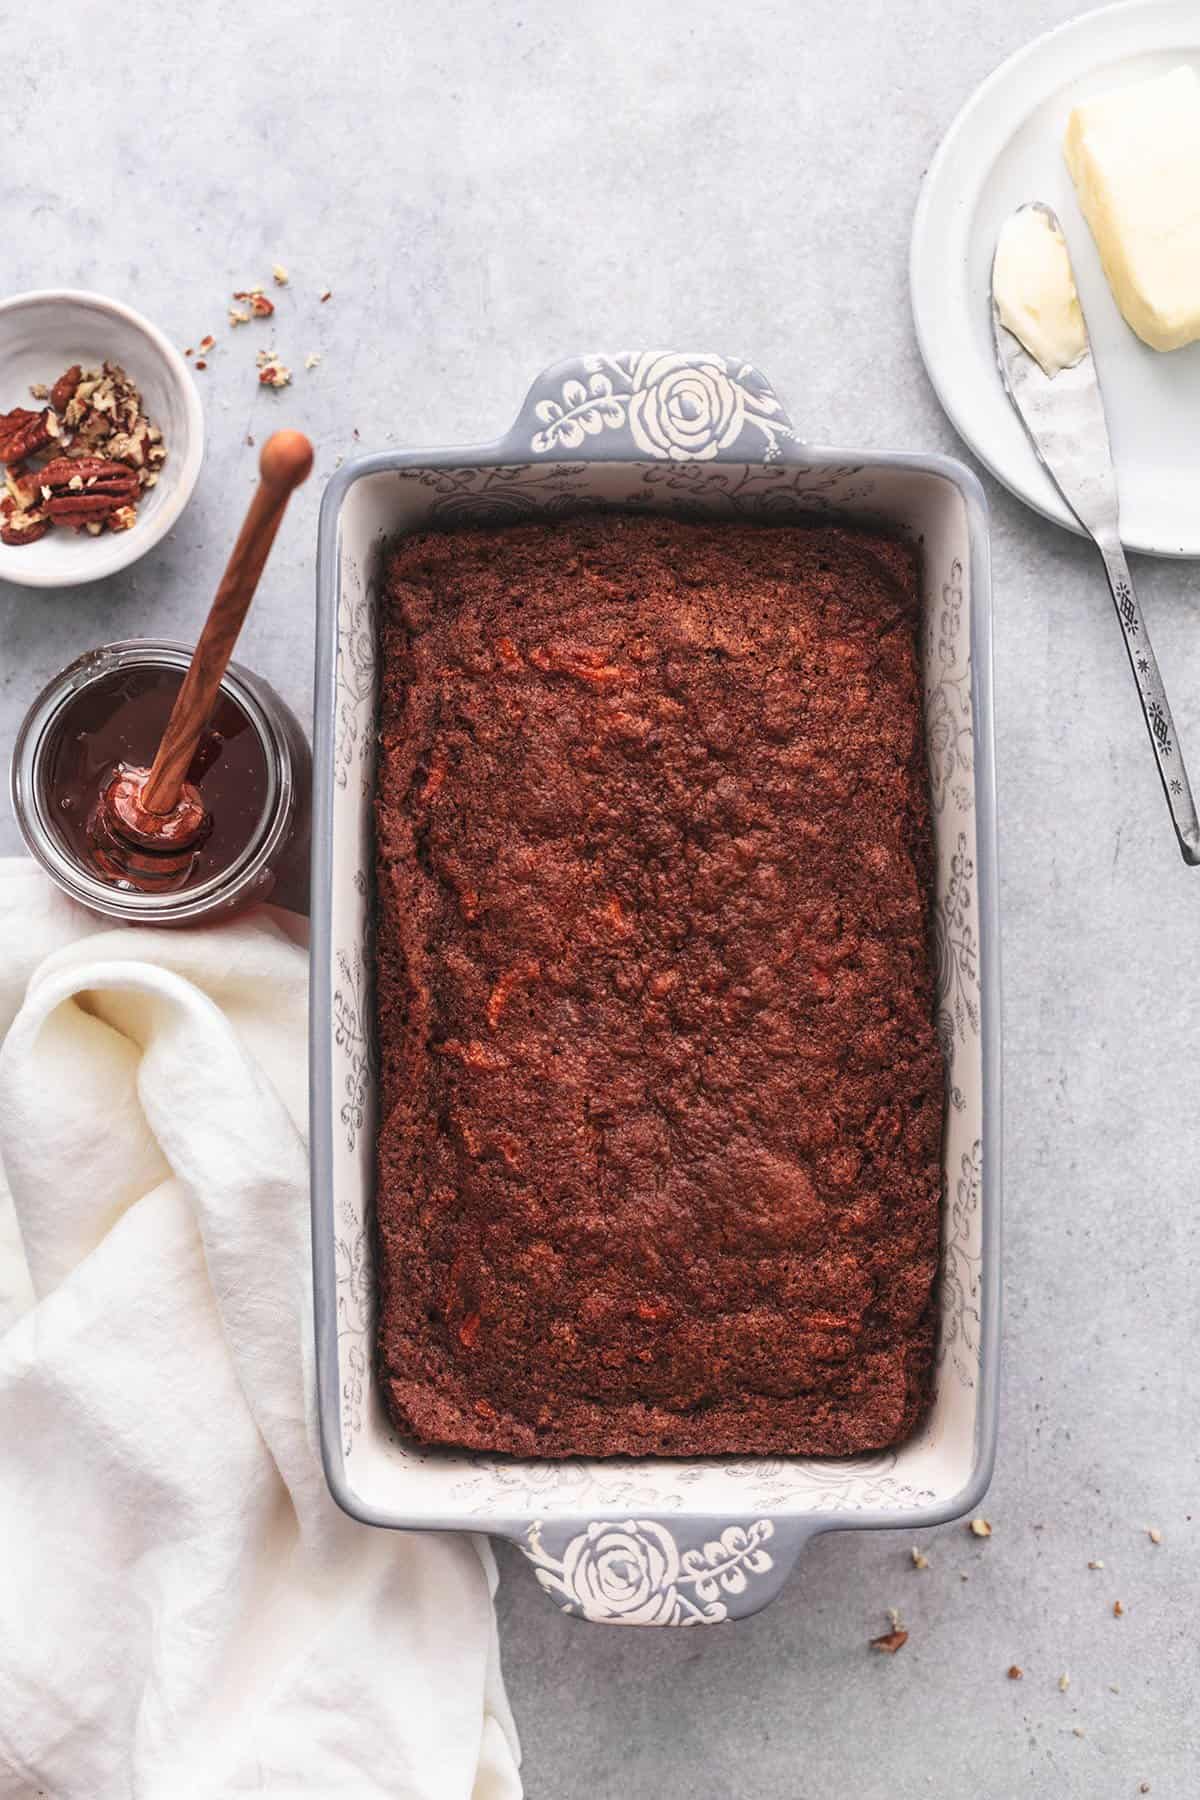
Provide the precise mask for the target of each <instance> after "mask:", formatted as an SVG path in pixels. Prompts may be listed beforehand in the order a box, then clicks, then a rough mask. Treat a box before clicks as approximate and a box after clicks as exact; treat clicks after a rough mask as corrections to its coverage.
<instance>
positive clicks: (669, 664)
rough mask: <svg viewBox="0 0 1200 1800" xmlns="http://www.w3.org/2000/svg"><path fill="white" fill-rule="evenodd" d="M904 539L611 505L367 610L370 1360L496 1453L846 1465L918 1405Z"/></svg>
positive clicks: (915, 713) (916, 1027) (393, 585)
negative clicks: (377, 627) (373, 1274)
mask: <svg viewBox="0 0 1200 1800" xmlns="http://www.w3.org/2000/svg"><path fill="white" fill-rule="evenodd" d="M917 612H918V601H917V588H916V575H915V568H914V561H913V555H912V552H911V551H909V550H908V549H906V548H905V547H903V546H901V545H900V544H898V543H895V542H892V541H890V540H888V539H884V538H878V537H869V536H865V535H861V534H857V533H854V532H850V531H847V530H843V529H839V528H833V527H814V528H812V529H804V528H796V527H785V528H776V527H762V526H752V525H742V524H725V523H722V524H719V525H716V524H683V523H679V522H676V521H670V520H663V519H658V518H645V517H640V518H634V517H627V516H616V517H614V516H608V517H592V518H582V519H574V520H570V521H567V522H564V523H561V524H558V525H554V526H543V525H522V526H518V527H514V528H508V529H504V530H501V531H493V532H487V533H485V532H467V531H463V532H457V533H454V534H429V535H422V536H414V537H411V538H408V539H406V540H405V541H404V542H403V543H402V544H401V545H400V547H399V548H398V550H397V551H396V552H395V553H394V555H393V556H392V558H391V562H390V566H389V571H388V577H387V582H386V592H385V598H384V607H383V620H382V633H383V646H382V648H383V698H382V720H381V729H382V749H381V760H380V777H379V788H378V799H377V809H376V817H377V875H378V907H379V919H378V924H379V933H378V937H379V963H378V999H377V1005H378V1025H379V1043H380V1050H381V1059H382V1071H381V1073H382V1110H381V1120H382V1123H381V1127H380V1133H379V1149H378V1157H379V1183H378V1201H377V1232H378V1243H379V1266H380V1318H379V1332H378V1358H379V1367H380V1373H381V1379H382V1386H383V1391H384V1395H385V1398H386V1402H387V1405H388V1409H389V1411H390V1413H391V1416H392V1418H393V1420H394V1422H395V1424H396V1425H397V1426H398V1427H399V1428H400V1429H401V1430H402V1431H404V1432H406V1433H408V1434H411V1435H413V1436H415V1437H417V1438H419V1439H423V1440H427V1441H430V1442H440V1443H453V1444H459V1445H465V1446H469V1447H473V1448H479V1449H485V1450H501V1451H512V1452H516V1453H519V1454H521V1455H536V1456H551V1457H557V1456H567V1455H571V1454H575V1453H582V1454H588V1455H592V1456H605V1455H613V1454H617V1453H621V1452H630V1453H646V1452H657V1453H660V1454H675V1455H707V1454H714V1453H718V1452H741V1453H745V1452H773V1453H780V1452H809V1453H821V1452H828V1453H835V1454H844V1453H847V1452H851V1451H862V1450H869V1449H877V1448H880V1447H882V1446H884V1445H887V1444H891V1443H893V1442H895V1441H897V1440H898V1439H899V1438H901V1437H903V1436H905V1435H906V1434H907V1433H908V1432H909V1431H910V1429H911V1428H912V1426H913V1424H914V1422H915V1420H916V1418H917V1416H918V1414H919V1412H920V1410H921V1407H922V1405H923V1403H924V1399H925V1396H926V1391H927V1386H928V1378H929V1366H930V1359H931V1350H932V1334H933V1318H932V1307H931V1302H930V1296H931V1287H932V1282H933V1277H934V1273H935V1269H936V1263H937V1239H938V1200H939V1191H940V1143H941V1127H942V1091H943V1070H942V1064H941V1057H940V1053H939V1050H938V1046H937V1041H936V1037H935V1032H934V1027H933V986H932V977H931V970H930V960H929V949H928V929H927V928H928V911H929V902H928V895H929V891H930V882H931V873H932V840H931V832H930V823H929V812H928V802H927V797H926V778H925V773H924V746H923V742H922V725H921V712H920V703H919V685H918V672H917V660H916V651H915V628H916V620H917Z"/></svg>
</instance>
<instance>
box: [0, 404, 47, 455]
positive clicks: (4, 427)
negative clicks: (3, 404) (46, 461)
mask: <svg viewBox="0 0 1200 1800" xmlns="http://www.w3.org/2000/svg"><path fill="white" fill-rule="evenodd" d="M51 418H53V414H52V413H51V411H50V409H49V407H45V408H43V410H42V411H41V412H30V411H29V408H28V407H25V406H14V407H13V409H12V411H11V412H7V413H0V462H4V463H10V462H21V461H22V460H23V458H25V457H26V456H36V454H37V452H38V451H39V450H44V449H45V448H46V445H47V444H48V443H50V442H51V440H52V439H54V438H56V437H57V436H58V429H57V428H58V420H57V419H55V420H54V425H53V427H52V426H51V424H50V420H51Z"/></svg>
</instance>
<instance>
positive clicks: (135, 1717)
mask: <svg viewBox="0 0 1200 1800" xmlns="http://www.w3.org/2000/svg"><path fill="white" fill-rule="evenodd" d="M284 917H285V915H282V914H278V915H272V914H269V913H267V912H259V913H257V914H254V915H251V916H250V917H248V918H246V919H245V920H242V921H239V922H236V923H233V924H229V925H224V926H221V927H217V928H210V929H207V930H193V931H179V932H175V931H154V930H143V929H140V928H138V929H131V928H123V927H113V928H106V927H105V926H104V924H103V922H102V921H100V920H97V919H95V918H93V917H92V916H91V915H90V914H87V913H84V912H83V911H81V910H80V909H78V908H76V907H74V906H72V905H71V904H70V903H69V902H68V901H66V900H65V899H63V898H61V897H60V896H59V895H58V893H57V892H56V890H54V889H53V888H52V887H50V885H49V884H48V883H47V882H46V881H45V880H44V879H43V878H42V877H41V875H40V874H39V873H38V872H37V871H35V870H34V868H33V866H32V865H31V864H28V863H25V862H22V861H9V862H0V1031H6V1033H7V1035H6V1038H5V1042H4V1047H3V1051H2V1052H0V1157H2V1160H3V1171H2V1176H0V1794H2V1795H3V1796H5V1800H8V1797H9V1796H17V1795H21V1796H24V1795H32V1794H35V1793H38V1792H40V1791H42V1790H44V1791H45V1792H46V1794H47V1795H49V1796H53V1800H127V1797H128V1796H132V1795H136V1796H137V1797H138V1800H192V1797H193V1796H195V1797H196V1800H200V1797H205V1800H207V1797H209V1796H212V1797H214V1800H215V1797H217V1796H220V1797H222V1800H224V1796H228V1795H233V1794H240V1793H249V1792H253V1793H256V1794H257V1793H260V1792H265V1793H268V1794H278V1795H289V1796H290V1795H304V1796H306V1797H307V1796H312V1795H320V1796H321V1797H322V1800H341V1797H343V1796H344V1797H353V1800H359V1797H360V1796H361V1797H362V1800H370V1797H373V1796H377V1795H378V1796H383V1795H387V1796H388V1797H389V1800H394V1797H400V1800H410V1797H411V1800H460V1797H461V1800H513V1797H514V1796H519V1794H520V1792H521V1787H520V1781H519V1778H518V1775H517V1759H518V1752H517V1745H516V1737H515V1734H514V1731H513V1727H512V1722H511V1718H510V1715H509V1712H508V1707H507V1703H506V1701H505V1697H504V1690H503V1687H502V1685H501V1679H500V1667H499V1656H498V1650H497V1643H496V1626H495V1618H494V1614H493V1611H492V1603H491V1596H492V1594H493V1593H494V1591H495V1579H496V1576H495V1565H494V1562H493V1560H492V1556H491V1552H490V1550H489V1548H488V1546H487V1542H486V1540H485V1539H482V1538H480V1539H474V1538H471V1537H464V1536H454V1535H452V1534H444V1535H443V1534H421V1533H418V1534H412V1535H409V1534H402V1533H396V1532H386V1531H376V1530H372V1529H371V1528H369V1527H366V1526H361V1525H357V1524H355V1523H353V1522H352V1521H351V1520H350V1519H348V1518H346V1517H345V1516H344V1515H343V1514H342V1513H341V1512H340V1511H339V1510H338V1508H337V1507H336V1506H335V1504H334V1502H333V1500H332V1499H331V1498H330V1496H329V1493H328V1490H327V1488H326V1486H325V1480H324V1476H323V1474H322V1472H321V1464H320V1454H319V1450H318V1446H317V1437H316V1421H315V1414H314V1400H313V1368H312V1330H311V1281H310V1267H309V1229H308V1192H307V1185H308V1174H307V1156H306V1149H305V1136H304V1134H305V1124H306V1110H307V1093H306V1051H305V1035H306V1011H307V988H306V959H305V955H304V952H303V950H302V949H301V948H300V947H299V946H298V945H297V944H296V943H294V942H292V941H291V940H290V939H289V937H288V935H287V933H286V931H285V929H284V926H283V923H282V921H283V919H284ZM22 1247H23V1253H22ZM5 1772H7V1782H6V1781H5V1779H4V1778H5Z"/></svg>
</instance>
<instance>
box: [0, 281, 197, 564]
mask: <svg viewBox="0 0 1200 1800" xmlns="http://www.w3.org/2000/svg"><path fill="white" fill-rule="evenodd" d="M103 362H113V363H119V364H120V365H121V367H122V368H123V369H124V370H125V372H126V374H127V375H128V376H129V378H130V380H131V381H132V382H133V383H134V384H135V386H136V387H137V388H138V389H139V390H140V392H141V396H142V403H143V405H144V407H145V410H146V414H147V416H148V418H149V419H150V421H151V423H152V424H155V425H157V426H158V428H159V430H160V431H161V432H162V434H163V442H164V443H165V445H166V447H167V460H166V462H165V463H164V464H163V466H162V470H161V472H160V474H159V478H158V481H157V483H156V485H155V486H154V487H152V488H151V489H150V491H149V492H148V493H146V494H143V495H142V497H141V499H140V500H139V501H138V516H137V523H136V525H134V526H132V527H131V529H130V530H129V531H113V532H109V531H106V532H104V533H103V535H102V536H100V537H91V536H89V535H88V533H87V532H79V533H76V532H74V531H69V530H67V531H60V530H57V529H55V530H52V531H48V532H47V533H46V535H45V537H43V538H39V539H38V541H37V543H36V544H0V580H3V581H16V582H19V583H20V584H21V585H22V586H23V587H39V588H57V587H75V586H77V585H78V584H79V583H81V582H85V581H99V580H100V579H101V577H102V576H105V575H113V574H115V573H116V571H117V570H118V569H125V568H128V566H129V564H130V563H133V562H136V561H137V559H138V557H139V556H144V555H145V553H146V551H147V550H149V549H151V548H152V547H153V546H154V545H155V544H157V543H158V542H159V540H160V539H161V538H163V537H165V536H166V534H167V532H168V531H170V529H171V527H172V525H174V523H175V521H176V520H177V519H178V517H179V515H180V514H181V513H182V511H183V509H184V507H185V506H186V505H187V503H188V501H189V500H190V499H191V497H192V490H193V488H194V487H195V485H196V477H197V476H198V475H199V473H200V464H201V461H202V460H203V457H204V414H203V412H202V411H201V407H200V396H199V394H198V393H197V392H196V384H195V382H194V381H193V380H192V377H191V373H190V371H189V369H188V367H187V364H186V363H185V362H184V360H183V358H182V356H181V355H180V354H179V352H178V350H176V349H175V347H174V345H173V344H169V343H168V342H167V340H166V338H165V337H164V336H163V334H162V332H161V331H159V330H158V329H157V327H155V326H154V325H151V323H150V321H149V320H148V319H143V318H142V316H141V314H140V313H136V312H134V311H133V309H132V308H131V307H128V306H122V305H121V303H120V301H118V300H106V299H105V297H104V295H103V294H85V293H79V292H76V291H73V290H72V289H69V288H46V289H44V290H42V291H40V292H38V293H32V294H14V295H13V297H12V299H11V300H3V301H0V412H10V411H11V410H12V408H13V407H15V406H27V407H31V408H36V407H37V405H38V402H37V401H36V400H32V399H31V398H30V394H29V389H30V387H31V386H32V385H33V383H34V382H39V381H41V382H45V383H46V385H47V386H50V385H51V384H52V383H53V382H55V381H56V380H57V379H58V377H59V376H60V375H61V374H62V373H63V370H64V369H69V368H70V367H71V365H72V364H73V363H82V364H83V366H84V368H85V369H86V368H98V367H99V365H100V364H101V363H103Z"/></svg>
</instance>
